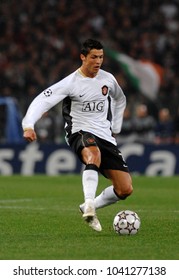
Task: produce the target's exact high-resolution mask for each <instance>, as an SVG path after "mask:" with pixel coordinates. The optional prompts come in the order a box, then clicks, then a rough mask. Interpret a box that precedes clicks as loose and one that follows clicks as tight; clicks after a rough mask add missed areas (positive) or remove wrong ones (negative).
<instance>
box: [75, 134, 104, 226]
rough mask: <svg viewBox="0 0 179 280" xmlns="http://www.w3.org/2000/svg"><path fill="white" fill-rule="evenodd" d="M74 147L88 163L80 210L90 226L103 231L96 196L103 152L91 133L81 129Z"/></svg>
mask: <svg viewBox="0 0 179 280" xmlns="http://www.w3.org/2000/svg"><path fill="white" fill-rule="evenodd" d="M71 146H72V148H73V149H74V150H75V152H76V153H77V154H78V156H79V158H80V160H81V161H82V162H83V163H84V164H85V165H86V167H85V169H84V171H83V174H82V185H83V193H84V205H83V208H81V207H80V210H81V212H82V214H83V217H84V219H85V220H86V221H87V222H88V224H89V226H91V227H92V228H93V229H95V230H97V231H101V229H102V228H101V225H100V223H99V221H98V219H97V216H96V211H95V205H94V198H95V195H96V190H97V186H98V168H99V166H100V163H101V153H100V150H99V148H98V146H97V143H96V141H95V137H94V136H93V135H92V134H91V133H85V132H83V131H80V132H79V133H77V134H76V136H75V138H73V141H72V143H71Z"/></svg>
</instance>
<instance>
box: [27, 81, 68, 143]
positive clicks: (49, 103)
mask: <svg viewBox="0 0 179 280" xmlns="http://www.w3.org/2000/svg"><path fill="white" fill-rule="evenodd" d="M65 82H66V81H65V79H64V80H62V81H60V82H58V83H56V84H54V85H52V86H51V87H50V88H48V89H46V90H45V91H43V92H41V93H40V94H39V95H38V96H37V97H36V98H35V99H34V100H33V101H32V103H31V104H30V106H29V108H28V110H27V112H26V115H25V117H24V118H23V120H22V128H23V131H24V134H23V136H24V138H25V139H26V140H27V141H30V142H32V141H34V140H36V139H37V136H36V133H35V131H34V126H35V123H36V122H37V121H38V120H39V119H40V118H41V117H42V116H43V114H44V113H46V112H48V111H49V110H50V109H51V108H52V107H54V106H55V105H56V104H58V103H59V102H60V101H61V100H63V99H64V98H65V97H66V96H68V94H69V90H68V87H67V86H65Z"/></svg>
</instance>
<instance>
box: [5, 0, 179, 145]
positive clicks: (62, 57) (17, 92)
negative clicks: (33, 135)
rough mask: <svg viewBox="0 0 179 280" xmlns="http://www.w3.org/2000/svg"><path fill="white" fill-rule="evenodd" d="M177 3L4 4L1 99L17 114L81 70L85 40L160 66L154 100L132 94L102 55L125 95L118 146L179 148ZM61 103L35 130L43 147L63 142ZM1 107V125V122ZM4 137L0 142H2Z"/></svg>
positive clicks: (55, 0)
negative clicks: (8, 99) (11, 102)
mask: <svg viewBox="0 0 179 280" xmlns="http://www.w3.org/2000/svg"><path fill="white" fill-rule="evenodd" d="M178 37H179V0H111V1H106V0H98V1H96V0H44V1H37V0H31V1H26V0H21V1H20V3H19V4H18V3H17V1H15V0H7V1H5V0H1V3H0V96H1V97H13V98H14V99H15V101H16V103H17V105H18V108H19V110H20V112H21V113H22V116H23V115H24V114H25V112H26V110H27V108H28V106H29V104H30V102H31V101H32V100H33V99H34V97H35V96H36V95H37V94H39V93H40V92H41V91H42V90H43V89H45V88H47V87H48V86H49V85H51V84H53V83H55V82H57V81H59V80H60V79H62V78H64V77H65V76H66V75H68V74H70V73H71V72H72V71H74V70H76V69H77V68H78V67H79V66H80V59H79V49H80V44H81V42H82V41H84V40H85V39H87V38H95V39H97V40H100V41H101V42H102V43H103V45H104V46H107V47H110V48H112V49H114V50H116V51H119V52H123V53H125V54H127V55H129V56H131V57H133V58H134V59H148V60H151V61H153V62H155V63H157V64H159V65H161V66H162V67H163V69H164V78H163V82H162V85H161V88H160V90H159V92H158V95H157V98H156V100H155V101H151V100H149V99H147V97H145V96H143V95H142V94H141V93H139V92H137V91H136V90H135V89H134V88H133V87H132V85H131V84H130V83H129V81H128V80H127V78H126V77H125V75H124V73H123V72H122V69H121V68H120V65H119V64H118V63H117V62H114V60H111V59H109V58H108V57H107V56H106V57H105V60H104V64H103V69H104V70H107V71H109V72H112V73H113V74H114V76H115V77H116V79H117V80H118V82H119V84H120V85H121V87H122V89H123V91H124V93H125V95H126V97H127V104H128V106H127V108H126V111H125V117H124V123H123V128H122V132H121V136H117V139H118V141H119V142H122V141H124V142H125V141H140V142H150V143H156V144H160V143H177V144H179V78H178V77H179V59H178V50H179V40H178V39H177V38H178ZM60 111H61V107H60V104H59V105H58V106H56V107H55V108H53V109H52V110H51V111H50V112H48V113H47V114H46V115H45V116H44V117H43V118H42V119H41V120H40V121H39V122H38V123H37V126H36V129H37V133H38V136H39V140H40V141H42V142H54V141H55V142H56V143H61V142H63V141H64V136H63V120H62V117H61V113H60ZM4 119H5V117H4V107H3V106H1V107H0V128H1V130H2V129H3V124H4V121H5V120H4ZM0 138H1V137H0Z"/></svg>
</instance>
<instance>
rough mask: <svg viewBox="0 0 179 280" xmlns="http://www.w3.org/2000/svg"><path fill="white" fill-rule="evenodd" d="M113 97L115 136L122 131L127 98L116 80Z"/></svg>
mask: <svg viewBox="0 0 179 280" xmlns="http://www.w3.org/2000/svg"><path fill="white" fill-rule="evenodd" d="M111 97H112V98H111V110H112V132H113V134H114V135H115V134H118V133H120V131H121V127H122V122H123V114H124V110H125V108H126V96H125V95H124V93H123V90H122V89H121V87H120V86H119V85H118V83H117V81H116V80H114V84H113V88H112V92H111Z"/></svg>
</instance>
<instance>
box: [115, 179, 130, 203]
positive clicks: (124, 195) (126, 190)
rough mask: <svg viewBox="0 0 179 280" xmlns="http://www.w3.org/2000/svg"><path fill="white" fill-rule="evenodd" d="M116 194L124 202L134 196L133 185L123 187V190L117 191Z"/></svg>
mask: <svg viewBox="0 0 179 280" xmlns="http://www.w3.org/2000/svg"><path fill="white" fill-rule="evenodd" d="M115 192H116V195H117V196H118V197H119V198H120V199H122V200H124V199H126V198H127V197H128V196H130V195H131V194H132V192H133V187H132V184H130V183H128V184H125V186H124V185H123V187H122V188H120V189H119V190H115Z"/></svg>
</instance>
